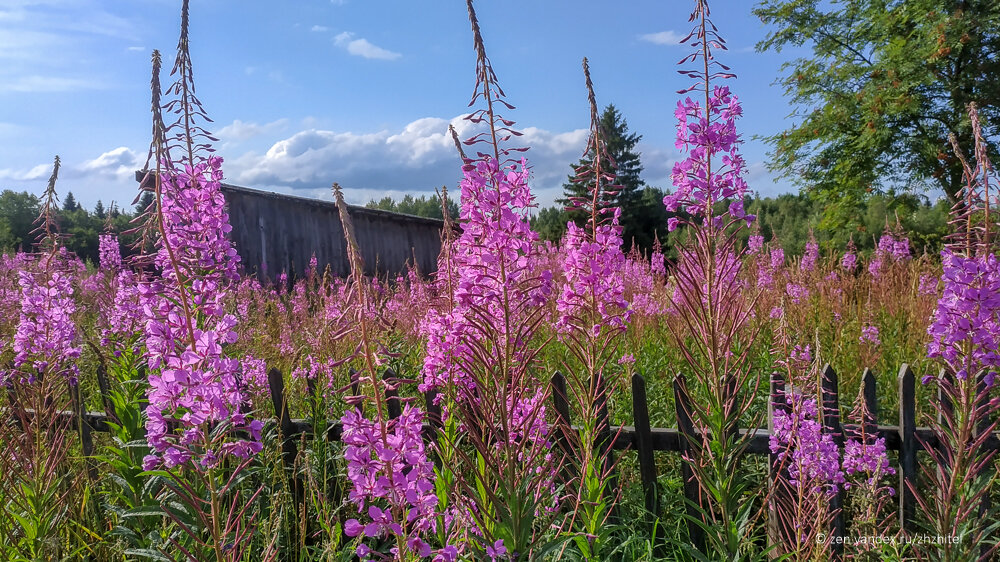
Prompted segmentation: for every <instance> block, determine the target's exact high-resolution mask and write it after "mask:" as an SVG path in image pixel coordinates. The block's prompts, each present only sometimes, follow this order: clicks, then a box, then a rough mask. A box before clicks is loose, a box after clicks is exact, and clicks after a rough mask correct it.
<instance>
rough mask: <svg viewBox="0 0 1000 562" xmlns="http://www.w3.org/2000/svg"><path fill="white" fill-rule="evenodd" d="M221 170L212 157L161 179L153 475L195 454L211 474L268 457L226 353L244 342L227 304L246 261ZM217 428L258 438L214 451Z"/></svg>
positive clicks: (153, 307) (150, 331)
mask: <svg viewBox="0 0 1000 562" xmlns="http://www.w3.org/2000/svg"><path fill="white" fill-rule="evenodd" d="M221 164H222V159H221V158H217V157H211V158H208V159H207V160H205V161H203V162H201V163H199V164H197V165H196V166H195V167H193V168H192V167H187V168H186V169H185V170H184V171H176V172H173V173H169V174H165V175H164V177H163V183H162V185H163V188H162V195H161V204H160V208H161V212H162V228H163V232H162V235H161V237H160V239H159V240H158V241H157V253H156V256H155V263H156V265H157V266H158V267H159V269H160V271H161V277H160V278H158V279H155V280H153V281H151V282H147V283H143V284H142V285H140V287H139V298H140V303H141V306H142V311H143V316H144V317H145V330H144V333H145V343H146V349H147V352H148V355H147V362H148V364H149V369H150V375H149V385H150V388H149V391H148V397H149V407H148V408H147V409H146V413H147V415H148V420H147V423H146V438H147V440H148V441H149V444H150V446H151V447H152V448H153V449H154V450H155V452H156V454H155V455H149V456H147V457H146V459H145V465H146V467H147V468H151V467H154V466H156V465H157V464H158V463H159V462H160V461H161V460H162V461H163V462H164V463H165V464H166V466H167V467H174V466H177V465H180V464H183V463H186V462H188V461H189V460H191V459H192V458H193V457H194V456H195V455H196V454H200V455H201V459H200V462H201V464H202V465H203V466H212V465H214V464H216V463H217V462H218V461H219V459H220V457H221V456H222V455H225V454H234V455H236V456H238V457H241V458H247V457H248V456H250V455H252V454H255V453H257V452H258V451H260V449H261V445H260V430H261V427H262V424H261V423H260V422H259V421H253V422H250V421H248V420H247V419H246V418H245V417H244V416H243V414H241V413H240V407H241V405H242V403H243V396H242V393H241V391H240V388H239V384H238V380H239V376H240V374H239V371H240V363H239V361H238V360H236V359H232V358H227V357H225V356H224V355H223V352H222V347H223V345H225V344H231V343H234V342H235V341H236V337H237V334H236V331H235V329H234V328H235V326H236V318H235V317H234V316H233V315H231V314H227V313H226V311H225V309H224V301H225V297H226V295H227V291H228V289H229V286H230V285H231V284H232V283H233V282H235V281H238V279H239V276H238V274H237V273H236V266H237V262H238V260H239V258H238V256H237V255H236V251H235V249H234V248H233V245H232V243H231V242H230V241H229V240H228V239H227V238H226V235H227V234H228V233H229V231H230V230H231V229H232V228H231V227H230V225H229V216H228V214H227V213H226V211H225V201H224V199H223V197H222V192H221V190H220V185H219V181H220V180H221V179H222V169H221ZM168 420H172V421H176V422H179V424H180V427H179V429H178V430H176V431H170V430H169V429H168ZM213 423H229V424H231V426H232V427H233V428H236V429H244V430H246V431H247V432H248V433H249V435H250V437H251V439H250V440H249V441H246V440H234V441H230V442H225V443H222V444H221V445H219V447H218V450H214V449H213V448H212V445H211V444H209V443H207V442H206V439H207V433H208V432H207V428H208V427H209V425H210V424H213ZM199 449H200V451H199ZM161 457H162V458H161Z"/></svg>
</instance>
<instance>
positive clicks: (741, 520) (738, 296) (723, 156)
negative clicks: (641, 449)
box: [663, 0, 761, 559]
mask: <svg viewBox="0 0 1000 562" xmlns="http://www.w3.org/2000/svg"><path fill="white" fill-rule="evenodd" d="M690 21H693V22H694V24H695V25H694V29H693V30H692V31H691V32H690V33H689V34H688V35H687V36H686V37H685V38H684V39H683V41H682V42H683V43H691V44H693V45H694V46H695V50H694V52H693V53H691V54H690V55H688V56H687V57H685V58H684V59H682V60H681V63H682V64H683V63H687V62H696V63H697V67H696V68H694V69H685V70H681V71H680V73H681V74H682V75H683V76H686V77H689V78H692V79H694V80H695V83H694V85H692V86H691V87H689V88H686V89H684V90H681V92H680V93H682V94H684V93H688V92H697V94H698V97H699V99H698V100H695V99H692V98H691V97H687V98H685V99H684V100H682V101H680V102H678V104H677V110H676V112H675V115H676V116H677V119H678V125H677V146H678V148H681V149H682V150H685V151H686V152H687V157H686V158H685V159H683V160H681V161H679V162H677V163H676V164H675V165H674V168H673V173H672V180H673V184H674V187H675V189H674V191H673V192H672V193H670V194H669V195H667V196H666V197H664V199H663V203H664V205H665V206H666V208H667V211H669V212H676V211H679V210H683V211H685V212H686V213H687V214H688V217H690V218H684V217H673V218H671V219H670V222H669V223H668V227H669V228H670V229H671V230H673V229H676V228H678V227H680V226H685V227H686V229H687V231H688V237H687V240H686V241H684V242H682V246H681V248H680V249H679V253H680V259H679V261H678V263H677V265H676V266H675V267H674V268H673V274H674V277H675V278H676V280H677V291H676V292H675V293H674V308H675V310H676V313H677V315H678V316H679V318H680V320H681V321H680V322H679V323H677V324H676V325H674V324H671V325H670V327H671V331H672V333H673V336H674V338H675V341H676V342H677V345H678V348H679V349H680V351H681V353H682V355H683V356H684V358H685V359H686V361H687V363H688V369H689V370H690V373H691V375H693V383H694V384H693V385H689V388H690V391H689V395H690V398H691V400H690V405H691V407H690V410H691V411H689V412H687V414H688V415H689V416H690V417H691V419H692V421H693V423H694V426H695V429H696V432H697V437H695V438H693V439H690V440H689V441H690V442H689V445H690V450H691V452H690V454H688V455H687V458H686V461H687V462H689V463H691V466H692V470H693V473H694V477H695V479H696V480H697V481H698V484H699V486H700V488H701V492H702V496H703V497H704V498H705V499H704V501H703V503H701V504H700V505H699V506H697V507H698V509H699V512H700V516H699V517H696V518H695V521H694V523H695V524H696V525H697V527H698V528H699V529H700V530H701V531H702V532H704V535H705V538H706V539H707V540H706V541H705V544H704V545H698V546H699V547H700V548H701V549H702V550H703V552H702V554H703V555H705V556H709V557H711V558H717V557H718V558H725V559H735V558H740V557H743V556H745V555H747V554H749V553H750V552H751V550H752V547H751V546H750V545H751V541H750V540H748V539H749V535H750V533H751V532H752V527H751V525H750V519H751V518H750V517H749V515H750V511H751V510H752V509H753V502H752V501H750V499H748V497H747V496H748V495H747V494H746V493H745V492H746V491H747V490H748V488H747V486H748V484H747V483H746V479H745V478H742V477H739V476H738V475H740V474H741V473H743V472H744V471H745V467H744V463H743V452H744V451H745V449H746V447H747V445H748V444H749V436H750V435H752V432H747V433H744V434H741V433H740V432H738V431H737V428H738V427H740V425H741V422H747V423H749V427H751V428H753V427H757V426H759V425H760V420H759V418H758V417H757V416H752V415H749V413H748V412H749V409H750V406H751V403H752V400H753V396H754V395H756V394H757V390H758V387H759V384H760V383H759V381H760V379H761V377H759V376H754V373H752V372H751V365H750V361H749V360H748V353H749V350H750V344H752V343H753V341H754V340H755V338H756V336H757V333H758V331H759V327H756V326H755V325H752V324H750V323H749V322H748V321H749V319H750V315H751V311H752V310H753V305H754V301H755V299H756V298H757V295H758V293H757V292H755V291H754V290H753V289H751V288H749V287H747V286H745V285H744V282H743V281H742V280H741V276H740V275H739V273H740V270H741V268H742V264H743V260H742V259H741V258H742V254H743V252H744V250H743V249H741V248H740V247H739V246H738V245H737V243H736V235H737V233H738V232H739V230H740V229H741V228H742V227H743V223H744V222H745V223H747V224H749V223H750V222H751V221H752V219H753V217H752V216H749V215H747V214H746V212H745V210H744V208H743V197H744V195H745V194H746V190H747V186H746V183H745V181H744V180H743V178H742V173H743V169H744V162H743V158H742V157H741V156H740V154H739V144H740V138H739V135H738V133H737V132H736V119H737V118H738V117H739V116H740V115H741V114H742V110H741V108H740V104H739V102H738V100H737V98H736V96H734V95H733V94H732V93H731V92H730V91H729V88H728V87H727V86H719V85H716V84H715V81H716V80H718V79H725V78H729V77H731V76H733V74H731V73H730V72H729V69H728V67H726V66H724V65H722V64H720V63H719V62H718V61H716V60H715V57H714V52H715V51H716V50H724V49H725V42H724V40H723V39H722V38H721V37H720V36H719V34H718V32H717V30H716V28H715V26H714V25H713V24H712V22H711V20H710V18H709V7H708V4H707V2H705V1H703V0H698V1H697V2H696V5H695V9H694V11H693V13H692V14H691V18H690ZM727 200H728V201H729V204H728V206H724V205H725V202H726V201H727ZM720 206H724V207H723V208H722V209H721V210H720ZM677 407H678V408H681V407H684V406H683V405H681V404H678V405H677Z"/></svg>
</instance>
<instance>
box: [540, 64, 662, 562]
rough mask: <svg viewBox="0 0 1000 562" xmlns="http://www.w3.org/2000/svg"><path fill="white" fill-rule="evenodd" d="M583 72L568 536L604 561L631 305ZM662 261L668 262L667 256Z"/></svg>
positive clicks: (570, 288) (566, 337) (609, 181)
mask: <svg viewBox="0 0 1000 562" xmlns="http://www.w3.org/2000/svg"><path fill="white" fill-rule="evenodd" d="M583 74H584V77H585V79H586V86H587V98H588V100H589V102H590V138H589V140H588V142H587V148H586V150H585V153H584V156H585V158H586V157H590V160H589V164H584V165H582V166H580V167H579V168H577V170H576V176H575V177H574V182H576V183H578V184H580V185H583V186H586V187H587V188H588V190H589V197H574V198H571V199H570V203H571V205H572V208H573V209H577V210H580V211H582V212H583V213H585V214H586V217H587V222H586V224H585V225H584V226H583V227H580V226H577V224H576V223H574V222H573V221H569V222H568V223H567V225H566V227H567V231H566V235H565V237H564V238H563V240H562V244H561V245H562V255H563V263H562V270H563V272H564V275H565V280H564V282H563V285H562V287H561V290H560V292H559V296H558V298H557V299H556V311H557V313H558V320H557V323H556V328H557V331H558V332H559V337H560V339H561V340H562V341H563V342H564V343H565V344H566V346H567V348H568V350H569V351H570V353H571V356H572V357H573V359H574V362H573V363H570V362H567V363H566V364H565V365H564V368H565V371H566V374H567V380H568V383H569V385H568V391H569V393H570V394H571V396H569V397H567V398H571V399H572V403H573V404H575V405H576V406H577V410H578V416H577V419H579V431H578V432H572V433H571V435H573V436H574V437H576V439H573V441H574V443H573V444H574V445H575V446H574V447H573V453H572V456H571V460H570V461H569V462H570V463H571V466H572V469H573V470H574V471H575V473H574V474H572V476H571V477H570V481H569V482H568V483H567V484H568V486H567V488H568V490H569V493H570V494H573V495H574V496H575V497H574V498H573V507H572V508H571V516H570V518H569V520H568V522H567V527H568V529H567V530H568V531H570V532H577V533H578V534H577V535H574V540H575V543H576V546H577V548H578V549H579V550H580V551H581V554H582V555H583V557H584V558H585V559H587V560H600V559H602V557H603V556H606V554H607V553H606V549H608V547H609V544H608V542H609V537H608V533H607V531H608V530H609V529H610V526H609V525H608V518H609V516H610V515H611V513H612V508H613V506H614V502H615V501H616V498H615V497H614V495H615V491H614V490H613V489H611V482H612V480H613V479H612V475H613V471H614V456H613V453H612V451H611V447H610V440H611V438H612V435H611V433H612V432H611V427H610V420H609V419H608V400H609V397H610V396H611V394H612V393H613V392H614V391H615V390H616V389H617V388H618V387H620V380H618V379H617V378H615V377H613V376H610V375H611V374H612V373H609V372H608V371H610V370H611V369H613V368H614V367H615V365H614V364H613V363H611V359H613V358H615V355H616V352H617V350H618V345H619V343H620V338H621V336H622V334H623V333H624V331H625V327H626V323H627V322H628V320H629V317H630V315H631V310H630V309H629V305H628V303H627V302H626V301H625V279H624V273H623V272H624V269H625V255H624V253H622V227H621V226H620V225H619V224H618V218H619V215H620V214H621V209H619V208H617V207H611V206H608V205H607V203H606V200H607V198H608V195H609V194H613V193H614V192H615V191H616V188H617V187H618V186H615V185H614V179H615V174H614V161H613V160H612V159H610V157H609V155H608V153H607V149H606V147H605V143H604V136H603V135H604V132H603V131H602V130H601V123H600V116H599V114H598V112H597V100H596V96H595V95H594V85H593V82H592V80H591V77H590V65H589V63H588V61H587V59H586V58H584V59H583ZM659 259H660V263H661V264H662V260H663V256H662V254H661V255H660V258H659ZM609 365H610V368H609ZM566 429H568V428H565V429H564V430H566Z"/></svg>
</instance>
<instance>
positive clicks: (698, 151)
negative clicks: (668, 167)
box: [663, 86, 754, 230]
mask: <svg viewBox="0 0 1000 562" xmlns="http://www.w3.org/2000/svg"><path fill="white" fill-rule="evenodd" d="M706 110H707V114H706ZM742 114H743V109H742V107H740V103H739V101H738V99H737V97H736V96H735V95H733V94H732V93H731V92H730V91H729V87H728V86H715V88H714V89H713V90H712V96H711V97H710V98H709V100H708V107H707V108H703V107H701V105H699V102H696V101H694V100H692V99H691V98H686V99H684V100H683V101H680V102H677V109H676V111H674V115H675V116H676V117H677V142H676V145H677V148H678V149H679V150H683V151H687V152H688V157H687V158H685V159H684V160H681V161H679V162H676V163H675V164H674V167H673V171H672V173H671V181H672V183H673V185H674V187H675V188H676V189H675V190H674V192H673V193H671V194H669V195H667V196H666V197H664V198H663V205H664V206H665V207H666V208H667V211H668V212H676V211H678V210H680V209H683V210H684V211H686V212H688V213H690V214H692V215H695V216H700V217H702V218H705V219H708V218H711V219H712V220H717V219H719V218H721V217H716V216H714V212H713V210H712V209H711V208H710V206H711V205H712V204H714V203H715V202H718V201H721V200H722V199H730V198H731V199H733V202H732V203H731V204H730V206H729V209H728V214H729V215H730V216H731V217H732V218H734V219H746V221H747V224H750V222H751V221H752V220H753V218H754V217H753V215H747V214H746V213H745V211H744V209H743V196H744V195H745V194H746V192H747V184H746V182H745V181H744V180H743V177H742V174H743V169H744V166H745V163H744V161H743V157H742V156H741V155H740V154H739V145H740V143H741V141H740V136H739V134H738V133H737V132H736V119H737V118H739V117H740V116H741V115H742ZM719 156H721V159H720V158H718V157H719ZM713 159H714V160H715V161H716V162H717V164H716V166H715V167H714V168H715V169H713V170H712V174H711V175H710V176H709V175H708V174H707V170H708V162H709V161H710V160H713ZM720 161H721V166H720V165H718V162H720ZM678 224H679V222H678V221H677V220H676V219H673V220H671V221H670V222H668V225H667V229H668V230H674V229H675V228H676V227H677V225H678Z"/></svg>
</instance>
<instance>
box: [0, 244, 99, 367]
mask: <svg viewBox="0 0 1000 562" xmlns="http://www.w3.org/2000/svg"><path fill="white" fill-rule="evenodd" d="M42 266H43V267H42V269H43V271H41V272H37V273H36V272H33V271H28V270H21V271H19V272H18V284H19V285H20V288H21V317H20V321H19V322H18V325H17V333H16V334H15V335H14V354H15V356H14V371H13V372H10V373H2V372H0V383H2V384H8V383H9V382H10V379H11V378H12V377H19V378H20V380H21V381H24V382H29V383H30V382H34V380H35V378H36V375H39V374H42V373H50V374H58V375H61V376H64V377H66V378H67V379H68V380H69V381H70V382H71V383H72V384H76V379H77V376H78V375H79V370H78V368H77V365H76V359H77V358H79V357H80V348H79V347H77V346H76V345H75V344H76V324H75V323H74V322H73V318H72V316H73V314H74V313H75V312H76V303H75V302H74V301H73V283H72V279H71V278H70V277H69V276H68V275H66V273H64V272H63V271H60V269H59V268H58V267H57V264H56V263H52V261H51V260H47V261H43V263H42ZM28 364H30V366H31V368H30V369H25V368H24V366H25V365H28Z"/></svg>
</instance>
